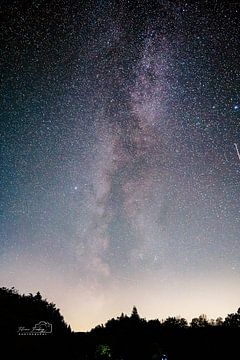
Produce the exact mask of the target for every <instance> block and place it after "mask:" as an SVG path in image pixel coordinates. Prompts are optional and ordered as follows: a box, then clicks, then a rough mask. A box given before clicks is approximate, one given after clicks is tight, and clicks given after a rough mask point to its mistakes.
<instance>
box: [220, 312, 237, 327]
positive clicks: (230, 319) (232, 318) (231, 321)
mask: <svg viewBox="0 0 240 360" xmlns="http://www.w3.org/2000/svg"><path fill="white" fill-rule="evenodd" d="M223 325H224V326H227V327H232V328H238V327H240V308H239V309H238V310H237V312H236V313H233V314H228V316H227V317H226V318H225V321H224V323H223Z"/></svg>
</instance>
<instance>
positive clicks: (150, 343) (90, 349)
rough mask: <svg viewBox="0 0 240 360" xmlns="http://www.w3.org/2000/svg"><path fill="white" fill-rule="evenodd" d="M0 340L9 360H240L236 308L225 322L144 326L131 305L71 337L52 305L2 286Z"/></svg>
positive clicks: (150, 322) (167, 322) (198, 319)
mask: <svg viewBox="0 0 240 360" xmlns="http://www.w3.org/2000/svg"><path fill="white" fill-rule="evenodd" d="M46 324H48V325H49V326H50V328H48V327H46ZM36 325H37V326H36ZM48 325H47V326H48ZM0 335H1V339H2V340H3V339H4V338H6V339H7V338H8V340H9V339H11V348H9V345H7V344H8V343H7V341H5V342H4V341H2V344H5V347H6V350H7V351H8V352H9V351H10V352H11V356H9V357H8V358H16V359H17V358H25V359H28V358H29V359H30V358H31V359H32V358H34V359H40V358H41V359H57V358H66V359H69V360H71V359H84V360H91V359H92V360H101V359H102V360H106V359H112V360H130V359H131V360H132V359H140V360H141V359H142V360H144V359H146V360H147V359H149V360H175V359H176V360H177V359H185V360H188V359H189V360H190V359H191V360H192V359H211V360H212V359H216V360H218V359H240V351H239V340H240V308H239V309H238V310H237V312H236V313H232V314H229V315H227V317H226V318H225V319H222V318H220V317H219V318H217V319H216V320H212V319H211V320H208V319H207V317H206V315H200V316H199V317H196V318H194V319H192V321H191V322H190V323H189V324H188V322H187V321H186V319H184V318H181V317H168V318H166V319H165V320H161V321H160V320H159V319H155V320H148V321H147V320H146V319H144V318H141V317H140V316H139V314H138V311H137V308H136V307H135V306H134V307H133V310H132V313H131V315H130V316H128V315H125V314H123V313H122V314H121V316H119V317H117V318H116V319H114V318H113V319H111V320H108V321H107V322H106V324H105V325H98V326H96V327H95V328H94V329H92V330H91V331H89V332H86V333H83V332H82V333H81V332H72V331H71V328H70V326H69V325H67V324H66V322H65V321H64V318H63V316H62V315H61V314H60V311H59V309H57V308H56V305H55V304H53V303H49V302H48V301H47V300H46V299H43V298H42V296H41V294H40V293H39V292H37V294H36V295H33V294H29V295H20V294H19V293H18V292H17V290H16V289H15V288H11V289H7V288H5V287H3V288H0ZM39 335H41V336H39ZM3 348H4V346H2V348H1V349H2V350H1V351H2V353H3ZM9 349H10V350H9ZM0 355H1V354H0Z"/></svg>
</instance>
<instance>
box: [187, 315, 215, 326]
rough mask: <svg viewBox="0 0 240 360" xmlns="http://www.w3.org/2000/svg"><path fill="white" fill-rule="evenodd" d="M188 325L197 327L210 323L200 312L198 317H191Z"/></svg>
mask: <svg viewBox="0 0 240 360" xmlns="http://www.w3.org/2000/svg"><path fill="white" fill-rule="evenodd" d="M190 325H191V327H194V328H199V327H206V326H209V325H210V324H209V322H208V320H207V316H206V315H205V314H202V315H200V316H199V317H198V318H193V319H192V321H191V323H190Z"/></svg>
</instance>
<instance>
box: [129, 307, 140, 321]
mask: <svg viewBox="0 0 240 360" xmlns="http://www.w3.org/2000/svg"><path fill="white" fill-rule="evenodd" d="M131 319H135V320H140V316H139V314H138V311H137V308H136V306H133V309H132V314H131Z"/></svg>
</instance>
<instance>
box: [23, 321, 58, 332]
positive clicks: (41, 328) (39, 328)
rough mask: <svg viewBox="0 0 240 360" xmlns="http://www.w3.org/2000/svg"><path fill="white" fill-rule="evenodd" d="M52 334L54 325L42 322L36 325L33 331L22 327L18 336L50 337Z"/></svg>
mask: <svg viewBox="0 0 240 360" xmlns="http://www.w3.org/2000/svg"><path fill="white" fill-rule="evenodd" d="M51 333H52V324H50V323H49V322H47V321H40V322H39V323H38V324H35V325H34V326H33V327H32V329H28V328H25V327H24V326H20V327H19V328H18V335H49V334H51Z"/></svg>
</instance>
